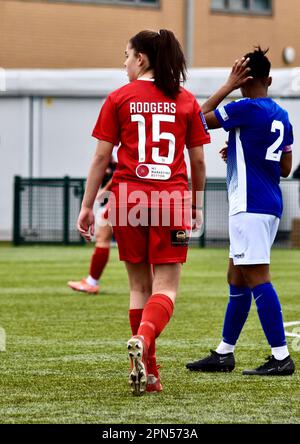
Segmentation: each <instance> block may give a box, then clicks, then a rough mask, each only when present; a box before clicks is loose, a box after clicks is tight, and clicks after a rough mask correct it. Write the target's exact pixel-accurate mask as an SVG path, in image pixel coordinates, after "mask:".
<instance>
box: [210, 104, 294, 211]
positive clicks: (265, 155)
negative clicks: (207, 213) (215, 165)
mask: <svg viewBox="0 0 300 444" xmlns="http://www.w3.org/2000/svg"><path fill="white" fill-rule="evenodd" d="M215 115H216V117H217V119H218V121H219V122H220V125H221V126H222V127H223V128H224V129H225V130H226V131H229V140H228V154H227V187H228V197H229V214H230V215H233V214H237V213H240V212H248V213H262V214H272V215H274V216H277V217H281V214H282V208H283V205H282V195H281V190H280V187H279V182H280V158H281V155H282V150H283V148H284V147H285V146H290V145H291V144H292V143H293V129H292V125H291V124H290V121H289V117H288V113H287V112H286V111H285V110H284V109H282V108H281V107H280V106H279V105H277V103H275V102H274V101H273V100H272V99H271V98H269V97H264V98H257V99H240V100H237V101H235V102H231V103H229V104H228V105H225V106H221V107H219V108H218V109H216V110H215Z"/></svg>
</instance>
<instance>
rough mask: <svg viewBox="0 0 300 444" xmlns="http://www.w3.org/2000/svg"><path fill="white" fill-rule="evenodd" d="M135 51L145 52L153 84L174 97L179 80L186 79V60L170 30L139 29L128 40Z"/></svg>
mask: <svg viewBox="0 0 300 444" xmlns="http://www.w3.org/2000/svg"><path fill="white" fill-rule="evenodd" d="M129 43H130V45H131V47H132V48H133V49H134V50H135V52H136V53H142V54H146V55H147V57H148V59H149V64H150V66H149V69H153V70H154V76H155V81H154V83H155V85H156V86H157V87H158V88H159V89H161V90H162V91H163V92H164V93H165V94H166V95H167V96H168V97H171V98H172V99H175V98H176V96H177V94H178V93H179V88H180V82H181V81H185V80H186V61H185V57H184V54H183V51H182V49H181V46H180V43H179V42H178V40H177V39H176V37H175V35H174V34H173V32H172V31H169V30H167V29H161V30H160V31H159V32H154V31H141V32H139V33H138V34H136V35H135V36H134V37H132V38H131V39H130V40H129Z"/></svg>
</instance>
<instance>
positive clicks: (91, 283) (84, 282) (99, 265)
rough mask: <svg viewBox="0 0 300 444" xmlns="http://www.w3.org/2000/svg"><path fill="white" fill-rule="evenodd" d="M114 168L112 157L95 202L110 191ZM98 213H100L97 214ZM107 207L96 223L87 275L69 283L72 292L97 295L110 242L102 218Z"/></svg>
mask: <svg viewBox="0 0 300 444" xmlns="http://www.w3.org/2000/svg"><path fill="white" fill-rule="evenodd" d="M115 168H116V162H115V160H114V158H113V156H112V158H111V161H110V163H109V165H108V168H107V169H106V173H105V177H104V181H103V183H102V188H101V189H100V190H99V192H98V194H97V197H96V200H98V201H99V202H102V200H103V198H105V197H106V196H107V194H108V192H109V191H110V188H111V184H112V175H113V172H114V170H115ZM99 213H100V212H99ZM106 213H107V205H105V206H103V209H102V212H101V214H99V217H100V219H101V220H99V221H98V222H99V223H98V226H97V229H96V233H95V238H96V245H95V248H94V251H93V255H92V257H91V260H90V269H89V275H88V276H87V277H86V278H83V279H81V280H80V281H69V282H68V286H69V287H70V288H72V290H74V291H80V292H83V293H88V294H93V295H96V294H98V293H99V279H100V277H101V276H102V273H103V271H104V269H105V267H106V265H107V263H108V259H109V251H110V242H111V239H112V235H113V233H112V227H111V226H110V225H109V224H107V223H105V221H104V220H103V217H105V216H106Z"/></svg>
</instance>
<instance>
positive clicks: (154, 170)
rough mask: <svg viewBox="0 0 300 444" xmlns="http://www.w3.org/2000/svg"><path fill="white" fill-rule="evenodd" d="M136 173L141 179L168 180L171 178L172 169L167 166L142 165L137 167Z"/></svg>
mask: <svg viewBox="0 0 300 444" xmlns="http://www.w3.org/2000/svg"><path fill="white" fill-rule="evenodd" d="M135 172H136V175H137V176H138V177H140V178H141V179H152V180H168V179H170V177H171V169H170V167H168V166H167V165H154V164H149V163H148V164H146V163H142V164H140V165H138V166H137V167H136V170H135Z"/></svg>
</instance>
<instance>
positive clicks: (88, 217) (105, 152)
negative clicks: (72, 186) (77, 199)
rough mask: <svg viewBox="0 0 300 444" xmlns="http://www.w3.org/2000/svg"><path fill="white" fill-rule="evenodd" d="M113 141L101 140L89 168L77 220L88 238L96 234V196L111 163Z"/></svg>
mask: <svg viewBox="0 0 300 444" xmlns="http://www.w3.org/2000/svg"><path fill="white" fill-rule="evenodd" d="M113 146H114V144H113V143H110V142H105V141H103V140H99V141H98V144H97V148H96V152H95V154H94V158H93V161H92V165H91V167H90V170H89V174H88V178H87V182H86V187H85V192H84V196H83V200H82V204H81V211H80V214H79V217H78V221H77V229H78V230H79V232H80V233H81V235H82V236H83V237H84V238H85V239H86V240H91V236H93V234H94V213H93V206H94V202H95V198H96V195H97V192H98V190H99V187H100V185H101V183H102V182H103V178H104V175H105V171H106V168H107V166H108V164H109V161H110V158H111V153H112V150H113Z"/></svg>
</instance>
